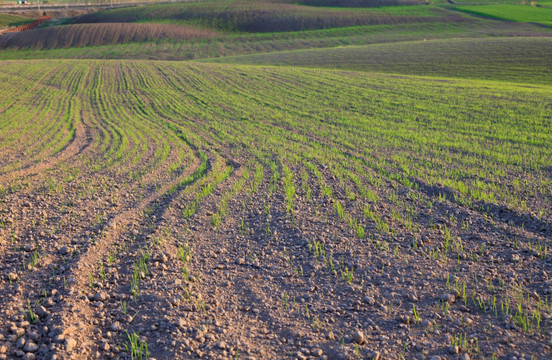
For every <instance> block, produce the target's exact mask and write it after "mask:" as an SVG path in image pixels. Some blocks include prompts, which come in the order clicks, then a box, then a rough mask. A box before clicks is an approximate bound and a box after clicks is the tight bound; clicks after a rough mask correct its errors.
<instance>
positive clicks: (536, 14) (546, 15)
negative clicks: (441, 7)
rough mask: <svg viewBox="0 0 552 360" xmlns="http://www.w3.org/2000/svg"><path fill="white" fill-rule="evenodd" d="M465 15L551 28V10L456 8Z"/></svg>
mask: <svg viewBox="0 0 552 360" xmlns="http://www.w3.org/2000/svg"><path fill="white" fill-rule="evenodd" d="M456 9H458V10H461V11H464V12H466V13H470V14H474V15H480V16H485V17H490V18H494V19H502V20H508V21H517V22H536V23H539V24H543V25H547V26H550V27H552V8H549V7H535V6H529V5H483V6H482V5H476V6H458V7H456Z"/></svg>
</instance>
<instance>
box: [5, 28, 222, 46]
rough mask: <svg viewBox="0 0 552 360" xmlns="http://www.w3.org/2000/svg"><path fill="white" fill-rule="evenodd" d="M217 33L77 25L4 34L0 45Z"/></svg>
mask: <svg viewBox="0 0 552 360" xmlns="http://www.w3.org/2000/svg"><path fill="white" fill-rule="evenodd" d="M216 35H217V34H216V33H215V32H213V31H209V30H204V29H198V28H193V27H187V26H179V25H170V24H127V23H122V24H121V23H106V24H77V25H66V26H56V27H51V28H46V29H38V30H31V31H25V32H20V33H10V34H6V35H4V36H2V37H0V48H10V49H56V48H73V47H82V46H99V45H112V44H126V43H129V42H143V41H158V40H163V39H174V40H189V39H205V38H210V37H214V36H216Z"/></svg>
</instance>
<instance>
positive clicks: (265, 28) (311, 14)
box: [77, 1, 469, 33]
mask: <svg viewBox="0 0 552 360" xmlns="http://www.w3.org/2000/svg"><path fill="white" fill-rule="evenodd" d="M77 21H78V22H79V23H97V22H172V23H180V24H187V25H194V26H200V27H205V28H210V29H216V30H221V31H227V32H245V33H251V32H255V33H259V32H285V31H304V30H314V29H328V28H336V27H349V26H361V25H397V24H408V23H427V22H433V21H447V22H456V23H458V22H463V21H469V19H468V18H467V17H466V16H462V15H459V14H458V13H455V12H448V11H443V10H441V9H437V8H435V7H429V6H397V7H383V8H375V9H350V8H347V9H345V8H325V7H312V6H301V5H293V4H280V3H254V2H221V1H210V2H201V3H177V4H168V5H167V4H165V5H149V6H144V7H140V8H123V9H115V10H106V11H100V12H98V13H94V14H89V15H85V16H82V17H80V18H79V19H78V20H77Z"/></svg>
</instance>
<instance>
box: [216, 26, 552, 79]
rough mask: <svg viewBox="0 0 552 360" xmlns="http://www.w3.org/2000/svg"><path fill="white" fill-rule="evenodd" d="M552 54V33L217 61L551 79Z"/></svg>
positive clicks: (492, 77)
mask: <svg viewBox="0 0 552 360" xmlns="http://www.w3.org/2000/svg"><path fill="white" fill-rule="evenodd" d="M550 54H552V37H544V38H482V39H473V38H467V39H447V40H434V41H427V42H426V41H417V42H408V43H393V44H375V45H366V46H351V47H340V48H332V49H317V50H300V51H291V52H278V53H271V54H253V55H244V56H236V57H227V58H221V59H217V60H212V61H217V62H226V63H241V64H255V65H279V66H304V67H322V68H331V69H350V70H362V71H375V72H390V73H401V74H417V75H428V76H450V77H462V78H479V79H493V80H507V81H514V82H527V83H539V84H552V57H551V56H550Z"/></svg>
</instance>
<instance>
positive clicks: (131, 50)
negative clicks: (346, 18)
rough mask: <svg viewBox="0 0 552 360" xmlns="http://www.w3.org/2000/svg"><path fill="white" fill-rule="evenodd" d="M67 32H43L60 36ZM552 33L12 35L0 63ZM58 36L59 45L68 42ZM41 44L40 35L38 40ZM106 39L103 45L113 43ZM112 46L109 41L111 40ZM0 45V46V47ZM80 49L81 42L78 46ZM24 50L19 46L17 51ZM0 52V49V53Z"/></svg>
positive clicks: (472, 27)
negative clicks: (44, 43) (43, 46)
mask: <svg viewBox="0 0 552 360" xmlns="http://www.w3.org/2000/svg"><path fill="white" fill-rule="evenodd" d="M66 29H70V28H66V27H59V28H57V29H56V30H53V29H52V30H49V29H39V30H37V31H40V32H39V34H41V32H42V31H46V30H49V31H53V32H54V31H55V32H58V31H59V32H64V31H65V30H66ZM99 29H102V27H101V26H100V27H94V28H92V29H91V30H93V31H91V32H89V33H87V34H86V37H87V38H89V40H87V41H92V39H96V38H99V35H98V34H96V33H95V31H96V30H99ZM550 35H552V31H550V30H547V29H543V28H542V27H538V26H535V25H531V24H524V23H504V22H500V21H492V20H485V19H474V20H472V21H470V22H461V23H449V22H439V21H433V22H428V23H421V24H417V23H416V24H396V25H373V26H358V27H348V28H336V29H324V30H310V31H300V32H279V33H264V34H226V35H224V36H220V37H219V36H216V37H214V38H205V39H188V40H186V41H180V40H178V39H168V40H156V41H142V42H130V43H126V44H121V45H102V46H87V47H73V48H69V47H68V46H70V44H71V43H67V42H66V41H65V42H56V41H55V40H53V39H52V40H53V41H51V42H50V44H55V47H56V49H53V50H40V51H37V50H38V48H37V47H36V46H35V45H34V44H32V41H31V42H30V43H27V42H26V41H24V40H18V39H19V38H22V39H27V38H28V37H29V36H30V35H26V34H23V33H20V34H18V35H13V36H12V37H11V38H10V39H11V40H10V43H8V42H5V43H4V46H6V48H4V49H3V50H1V51H0V59H21V58H28V59H47V58H107V59H157V60H190V59H205V58H215V57H223V56H233V55H240V54H252V53H266V52H278V51H289V50H296V49H313V48H328V47H338V46H351V45H366V44H374V43H390V42H398V41H403V42H404V41H412V40H424V39H428V40H431V39H443V38H455V37H471V38H473V37H478V36H492V37H496V36H501V37H503V36H525V37H530V36H550ZM72 36H73V35H71V34H63V35H61V37H62V39H68V38H70V37H72ZM39 38H42V35H40V36H39ZM112 38H113V37H110V38H108V39H112ZM110 41H111V40H110ZM0 43H1V42H0ZM79 43H84V40H79ZM17 44H21V45H22V44H26V45H27V46H29V47H31V48H33V49H34V50H28V49H22V50H18V51H16V50H14V49H11V48H9V47H8V46H11V45H17ZM20 47H21V48H23V46H20ZM0 49H1V48H0Z"/></svg>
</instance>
